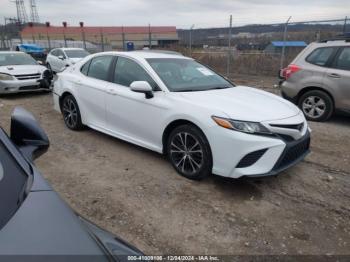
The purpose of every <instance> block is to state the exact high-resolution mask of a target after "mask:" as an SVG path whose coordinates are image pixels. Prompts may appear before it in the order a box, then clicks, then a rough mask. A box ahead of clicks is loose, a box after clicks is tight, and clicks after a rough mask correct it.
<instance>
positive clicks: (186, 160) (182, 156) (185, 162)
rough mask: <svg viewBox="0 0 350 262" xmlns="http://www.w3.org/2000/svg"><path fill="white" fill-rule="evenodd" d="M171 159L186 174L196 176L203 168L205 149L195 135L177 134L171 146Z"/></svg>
mask: <svg viewBox="0 0 350 262" xmlns="http://www.w3.org/2000/svg"><path fill="white" fill-rule="evenodd" d="M170 157H171V160H172V161H173V163H174V165H175V166H176V167H177V168H178V169H179V170H180V171H181V172H182V173H185V174H189V175H191V174H196V173H197V172H198V171H199V170H200V169H201V167H202V166H203V159H204V156H203V148H202V146H201V144H200V143H199V141H198V139H197V138H196V137H194V136H193V135H191V134H189V133H186V132H180V133H177V134H176V135H175V136H174V137H173V139H172V141H171V144H170Z"/></svg>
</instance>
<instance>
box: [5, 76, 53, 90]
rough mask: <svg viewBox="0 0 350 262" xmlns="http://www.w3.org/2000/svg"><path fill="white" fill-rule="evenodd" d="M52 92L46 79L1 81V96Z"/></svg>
mask: <svg viewBox="0 0 350 262" xmlns="http://www.w3.org/2000/svg"><path fill="white" fill-rule="evenodd" d="M44 90H50V81H48V82H46V80H45V79H43V78H41V79H33V80H11V81H0V94H13V93H22V92H31V91H44Z"/></svg>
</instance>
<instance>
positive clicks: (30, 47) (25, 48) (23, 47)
mask: <svg viewBox="0 0 350 262" xmlns="http://www.w3.org/2000/svg"><path fill="white" fill-rule="evenodd" d="M18 48H19V50H20V51H22V52H25V53H44V48H42V47H40V46H38V45H35V44H20V45H18Z"/></svg>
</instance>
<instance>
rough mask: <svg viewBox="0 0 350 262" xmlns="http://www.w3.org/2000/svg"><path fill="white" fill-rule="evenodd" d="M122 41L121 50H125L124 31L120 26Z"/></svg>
mask: <svg viewBox="0 0 350 262" xmlns="http://www.w3.org/2000/svg"><path fill="white" fill-rule="evenodd" d="M122 42H123V51H125V33H124V26H123V27H122Z"/></svg>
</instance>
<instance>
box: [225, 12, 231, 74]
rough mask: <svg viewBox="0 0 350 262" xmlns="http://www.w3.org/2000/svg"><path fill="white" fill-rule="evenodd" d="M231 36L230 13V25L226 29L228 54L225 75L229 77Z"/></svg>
mask: <svg viewBox="0 0 350 262" xmlns="http://www.w3.org/2000/svg"><path fill="white" fill-rule="evenodd" d="M231 38H232V15H230V27H229V29H228V56H227V72H226V77H227V78H230V71H231V70H230V69H231V68H230V67H231Z"/></svg>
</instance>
